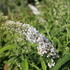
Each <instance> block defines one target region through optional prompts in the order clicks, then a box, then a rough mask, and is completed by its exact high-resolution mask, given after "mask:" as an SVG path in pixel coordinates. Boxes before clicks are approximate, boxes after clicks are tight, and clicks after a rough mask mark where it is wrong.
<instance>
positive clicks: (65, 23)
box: [0, 0, 70, 70]
mask: <svg viewBox="0 0 70 70" xmlns="http://www.w3.org/2000/svg"><path fill="white" fill-rule="evenodd" d="M0 7H1V8H0V12H1V13H0V27H1V24H4V23H5V22H4V21H6V20H9V19H10V20H14V21H20V22H22V23H27V24H30V25H32V26H33V27H35V28H36V29H37V30H38V31H39V32H40V33H42V34H43V35H45V36H46V37H47V38H48V39H49V40H50V41H51V42H52V43H53V45H54V47H55V48H56V49H57V51H58V53H59V59H56V60H55V61H56V65H55V67H53V68H51V70H69V69H70V1H69V0H43V1H42V2H40V8H39V9H40V11H42V17H43V18H44V19H45V20H46V22H45V23H40V22H38V19H37V16H35V15H33V13H32V11H31V10H30V9H29V7H28V6H27V1H25V0H14V1H12V0H8V1H6V0H2V1H1V0H0ZM6 16H7V18H6ZM17 36H18V37H19V34H17V33H16V34H15V35H14V34H11V32H10V31H7V30H1V28H0V69H1V70H2V68H3V67H4V65H5V64H8V65H9V66H10V67H9V70H50V68H48V67H47V60H46V59H45V57H40V56H39V55H38V54H37V53H36V48H35V47H36V46H37V45H35V44H32V43H30V42H27V41H26V40H25V37H24V39H23V41H20V42H16V41H14V40H16V38H18V37H17ZM25 46H27V48H28V49H30V50H27V49H26V48H25ZM11 47H13V48H11ZM42 62H43V63H42Z"/></svg>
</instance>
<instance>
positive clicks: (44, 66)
mask: <svg viewBox="0 0 70 70" xmlns="http://www.w3.org/2000/svg"><path fill="white" fill-rule="evenodd" d="M40 60H41V66H42V70H47V65H46V63H45V61H44V60H43V58H41V59H40Z"/></svg>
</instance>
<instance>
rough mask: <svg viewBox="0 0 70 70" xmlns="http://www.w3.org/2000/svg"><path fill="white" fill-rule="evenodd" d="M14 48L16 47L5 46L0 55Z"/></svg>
mask: <svg viewBox="0 0 70 70" xmlns="http://www.w3.org/2000/svg"><path fill="white" fill-rule="evenodd" d="M13 48H15V45H7V46H4V47H3V48H0V54H1V53H3V52H4V51H6V50H11V49H13Z"/></svg>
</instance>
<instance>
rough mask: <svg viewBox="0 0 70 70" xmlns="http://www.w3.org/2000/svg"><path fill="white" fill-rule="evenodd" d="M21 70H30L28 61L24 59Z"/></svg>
mask: <svg viewBox="0 0 70 70" xmlns="http://www.w3.org/2000/svg"><path fill="white" fill-rule="evenodd" d="M21 68H22V69H21V70H28V61H27V59H24V60H23V61H22V62H21Z"/></svg>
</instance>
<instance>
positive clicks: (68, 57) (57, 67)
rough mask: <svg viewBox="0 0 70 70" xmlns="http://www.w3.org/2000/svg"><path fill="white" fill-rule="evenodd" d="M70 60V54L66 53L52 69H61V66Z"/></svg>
mask: <svg viewBox="0 0 70 70" xmlns="http://www.w3.org/2000/svg"><path fill="white" fill-rule="evenodd" d="M69 60H70V54H66V55H64V56H63V57H62V58H60V59H59V60H58V61H57V64H56V65H55V66H54V67H53V68H52V69H51V70H59V68H60V67H61V66H62V65H63V64H65V63H66V62H67V61H69Z"/></svg>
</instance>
